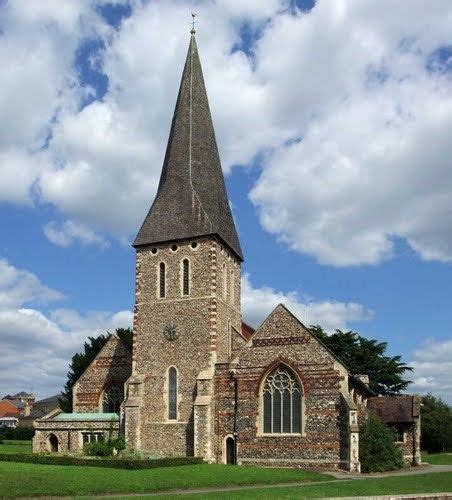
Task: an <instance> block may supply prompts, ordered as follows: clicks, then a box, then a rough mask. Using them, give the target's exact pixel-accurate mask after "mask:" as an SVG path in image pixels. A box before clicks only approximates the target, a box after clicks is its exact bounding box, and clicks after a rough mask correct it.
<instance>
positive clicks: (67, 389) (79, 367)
mask: <svg viewBox="0 0 452 500" xmlns="http://www.w3.org/2000/svg"><path fill="white" fill-rule="evenodd" d="M115 333H116V335H118V337H119V338H120V339H121V340H122V341H123V342H124V344H125V345H126V346H127V347H128V348H129V349H130V350H132V329H131V328H117V329H116V332H115ZM111 335H112V334H111V333H110V332H107V333H102V334H101V335H99V336H98V337H88V340H87V342H85V344H84V345H83V352H77V353H76V354H74V355H73V356H72V361H71V364H70V365H69V371H68V373H67V380H66V384H65V385H64V391H63V394H62V396H61V398H60V399H59V403H60V407H61V409H62V410H63V411H64V412H66V413H71V412H72V387H73V386H74V384H75V382H76V381H77V380H78V378H79V377H80V376H81V375H82V373H83V372H84V371H85V370H86V369H87V368H88V366H89V365H90V364H91V362H92V361H93V360H94V358H95V357H96V356H97V354H98V353H99V351H100V350H101V349H102V347H104V345H105V344H106V343H107V340H108V339H109V338H110V337H111Z"/></svg>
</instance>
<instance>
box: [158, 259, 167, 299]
mask: <svg viewBox="0 0 452 500" xmlns="http://www.w3.org/2000/svg"><path fill="white" fill-rule="evenodd" d="M165 293H166V276H165V264H164V263H163V262H160V264H159V297H160V298H161V299H163V298H165Z"/></svg>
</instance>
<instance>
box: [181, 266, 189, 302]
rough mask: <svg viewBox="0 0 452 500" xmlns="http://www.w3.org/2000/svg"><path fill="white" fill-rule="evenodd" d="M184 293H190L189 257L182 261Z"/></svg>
mask: <svg viewBox="0 0 452 500" xmlns="http://www.w3.org/2000/svg"><path fill="white" fill-rule="evenodd" d="M182 294H183V295H189V294H190V263H189V261H188V259H184V260H183V261H182Z"/></svg>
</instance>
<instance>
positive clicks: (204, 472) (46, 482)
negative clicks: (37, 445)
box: [0, 445, 332, 498]
mask: <svg viewBox="0 0 452 500" xmlns="http://www.w3.org/2000/svg"><path fill="white" fill-rule="evenodd" d="M2 446H4V445H2ZM329 479H332V478H331V476H327V475H325V474H319V473H316V472H308V471H302V470H298V469H265V468H262V467H235V466H227V465H207V464H202V465H185V466H182V467H162V468H159V469H147V470H123V469H107V468H103V467H77V466H62V465H36V464H26V463H17V462H0V484H1V491H0V495H1V496H2V498H3V497H8V496H9V497H13V496H40V495H41V496H50V495H54V496H63V495H67V496H69V495H91V494H96V493H97V494H100V493H151V492H154V491H162V490H166V489H172V488H196V487H198V488H202V487H209V486H219V487H221V486H233V485H245V484H263V485H265V484H272V483H282V482H290V481H322V480H329Z"/></svg>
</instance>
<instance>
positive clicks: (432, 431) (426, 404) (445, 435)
mask: <svg viewBox="0 0 452 500" xmlns="http://www.w3.org/2000/svg"><path fill="white" fill-rule="evenodd" d="M421 449H423V450H425V451H428V452H429V453H434V452H444V451H451V450H452V410H451V409H450V407H449V406H448V405H447V403H445V402H444V401H443V400H442V399H441V398H437V397H435V396H433V395H432V394H427V396H424V397H423V398H422V409H421Z"/></svg>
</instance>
